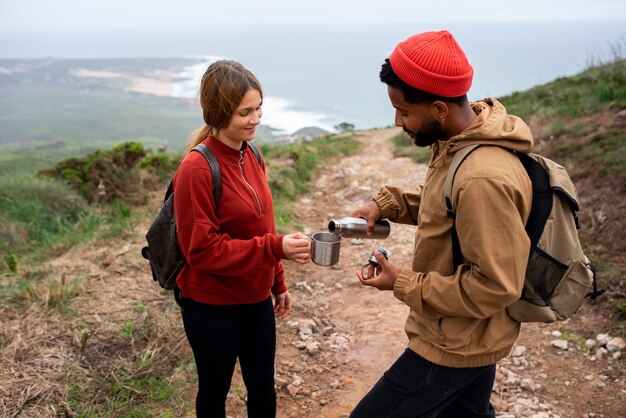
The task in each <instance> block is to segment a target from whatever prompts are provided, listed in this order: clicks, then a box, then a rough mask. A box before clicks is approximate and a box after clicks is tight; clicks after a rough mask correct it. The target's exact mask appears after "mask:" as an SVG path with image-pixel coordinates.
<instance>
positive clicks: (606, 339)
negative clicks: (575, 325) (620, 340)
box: [596, 334, 611, 345]
mask: <svg viewBox="0 0 626 418" xmlns="http://www.w3.org/2000/svg"><path fill="white" fill-rule="evenodd" d="M596 340H597V341H598V343H600V345H606V344H607V343H608V342H609V341H611V336H610V335H609V334H598V335H597V336H596Z"/></svg>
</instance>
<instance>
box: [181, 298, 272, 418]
mask: <svg viewBox="0 0 626 418" xmlns="http://www.w3.org/2000/svg"><path fill="white" fill-rule="evenodd" d="M179 304H180V305H181V307H182V316H183V323H184V325H185V333H186V334H187V339H188V340H189V344H190V345H191V348H192V350H193V355H194V358H195V360H196V368H197V369H198V395H197V397H196V414H197V416H198V417H201V418H205V417H207V418H208V417H211V418H213V417H225V416H226V412H225V402H226V395H227V394H228V390H229V388H230V383H231V379H232V376H233V371H234V369H235V363H236V361H237V358H239V364H240V366H241V374H242V377H243V380H244V383H245V385H246V389H247V391H248V401H247V406H248V416H249V417H262V418H266V417H275V416H276V391H275V390H274V354H275V352H276V323H275V319H274V310H273V307H272V298H271V297H269V298H268V299H266V300H264V301H263V302H259V303H255V304H251V305H207V304H204V303H199V302H196V301H194V300H192V299H187V298H182V299H179Z"/></svg>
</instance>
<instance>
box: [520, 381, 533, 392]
mask: <svg viewBox="0 0 626 418" xmlns="http://www.w3.org/2000/svg"><path fill="white" fill-rule="evenodd" d="M519 385H520V387H521V388H522V389H523V390H525V391H527V392H535V391H536V390H537V385H535V382H533V380H532V379H522V381H521V382H520V384H519Z"/></svg>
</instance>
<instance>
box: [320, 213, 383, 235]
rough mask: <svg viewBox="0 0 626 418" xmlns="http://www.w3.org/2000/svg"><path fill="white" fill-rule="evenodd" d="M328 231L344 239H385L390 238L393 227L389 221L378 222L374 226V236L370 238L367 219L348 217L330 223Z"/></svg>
mask: <svg viewBox="0 0 626 418" xmlns="http://www.w3.org/2000/svg"><path fill="white" fill-rule="evenodd" d="M328 230H329V231H330V232H334V233H335V234H337V235H341V236H342V237H343V238H362V239H385V238H387V237H388V236H389V232H390V231H391V227H390V225H389V221H387V220H384V219H381V220H378V221H376V224H375V225H374V232H373V234H372V235H371V236H368V235H367V220H366V219H363V218H355V217H352V216H346V217H345V218H341V219H337V220H332V221H330V222H329V223H328Z"/></svg>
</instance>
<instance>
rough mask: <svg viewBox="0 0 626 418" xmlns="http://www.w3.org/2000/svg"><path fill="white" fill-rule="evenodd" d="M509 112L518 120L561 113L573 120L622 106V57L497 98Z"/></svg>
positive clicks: (625, 103)
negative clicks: (570, 75)
mask: <svg viewBox="0 0 626 418" xmlns="http://www.w3.org/2000/svg"><path fill="white" fill-rule="evenodd" d="M501 101H502V102H503V103H505V104H506V107H507V111H509V113H512V114H515V115H518V116H520V117H521V118H522V119H525V120H527V119H529V118H531V117H539V118H543V119H547V118H552V117H555V116H563V117H567V118H569V119H575V118H578V117H579V116H582V115H586V114H590V113H593V112H599V111H602V110H604V109H606V108H607V107H612V108H615V109H623V108H626V60H624V59H622V60H617V61H615V62H612V63H609V64H607V65H602V66H599V67H592V68H589V69H588V70H586V71H584V72H582V73H580V74H578V75H575V76H573V77H563V78H559V79H557V80H555V81H553V82H551V83H548V84H545V85H542V86H538V87H535V88H533V89H530V90H528V91H525V92H521V93H520V92H517V93H513V94H511V95H509V96H506V97H503V98H502V99H501Z"/></svg>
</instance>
